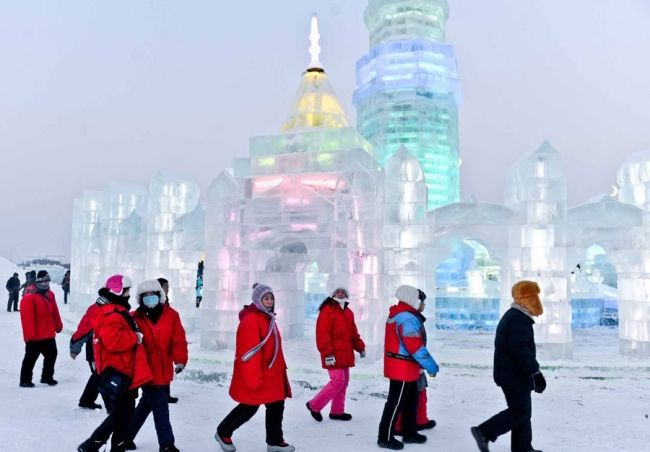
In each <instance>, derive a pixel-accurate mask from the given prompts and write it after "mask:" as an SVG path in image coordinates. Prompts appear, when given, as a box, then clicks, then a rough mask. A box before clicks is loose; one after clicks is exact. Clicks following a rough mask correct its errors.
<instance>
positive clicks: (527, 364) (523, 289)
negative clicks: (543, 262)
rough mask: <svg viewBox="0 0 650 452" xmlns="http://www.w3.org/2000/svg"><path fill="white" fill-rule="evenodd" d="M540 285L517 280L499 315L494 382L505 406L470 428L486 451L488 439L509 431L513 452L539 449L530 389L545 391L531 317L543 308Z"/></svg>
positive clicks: (482, 450)
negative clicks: (535, 443)
mask: <svg viewBox="0 0 650 452" xmlns="http://www.w3.org/2000/svg"><path fill="white" fill-rule="evenodd" d="M539 292H540V290H539V286H538V285H537V283H536V282H532V281H519V282H518V283H516V284H515V285H514V286H512V298H513V299H514V301H515V302H514V303H513V304H512V306H511V308H510V309H509V310H508V311H506V313H505V314H504V315H503V317H501V320H500V321H499V325H498V326H497V332H496V338H495V340H494V382H495V383H496V384H497V386H500V387H501V390H502V391H503V394H504V395H505V398H506V403H507V404H508V408H507V409H506V410H504V411H502V412H500V413H498V414H496V415H495V416H493V417H491V418H490V419H488V420H487V421H485V422H483V423H482V424H481V425H479V426H478V427H472V428H471V432H472V435H473V436H474V439H475V440H476V445H477V446H478V448H479V450H480V451H481V452H489V449H488V443H489V442H490V441H491V442H495V441H496V439H497V438H498V437H499V436H501V435H503V434H504V433H507V432H511V445H510V447H511V450H512V452H541V451H537V450H536V449H534V448H533V446H532V444H531V442H532V440H533V431H532V427H531V424H530V419H531V415H532V403H531V398H530V393H531V391H533V390H534V391H535V392H537V393H540V394H541V393H542V392H544V389H546V380H545V379H544V375H542V373H541V372H540V370H539V363H538V362H537V359H536V358H535V337H534V333H533V324H534V323H535V321H534V320H533V317H536V316H539V315H541V314H542V313H543V312H544V309H543V308H542V302H541V300H540V299H539Z"/></svg>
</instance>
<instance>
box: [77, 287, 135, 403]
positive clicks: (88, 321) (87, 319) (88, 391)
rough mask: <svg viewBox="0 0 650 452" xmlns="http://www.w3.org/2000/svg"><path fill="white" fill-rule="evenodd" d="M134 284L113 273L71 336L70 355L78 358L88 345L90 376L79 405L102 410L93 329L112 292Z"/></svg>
mask: <svg viewBox="0 0 650 452" xmlns="http://www.w3.org/2000/svg"><path fill="white" fill-rule="evenodd" d="M131 286H133V283H132V282H131V279H130V278H128V277H126V276H122V275H113V276H111V277H110V278H108V279H107V280H106V284H105V285H104V287H102V288H101V289H99V292H98V297H97V299H96V300H95V302H94V303H93V304H91V305H90V306H89V307H88V309H87V310H86V313H85V314H84V315H83V317H82V318H81V320H80V321H79V325H78V326H77V330H76V331H75V332H74V333H73V334H72V337H71V338H70V356H71V357H72V359H76V358H77V355H79V353H81V348H82V347H83V346H84V345H85V346H86V361H88V367H90V377H88V382H87V383H86V386H85V388H84V391H83V393H82V394H81V398H80V399H79V407H81V408H87V409H90V410H98V409H99V410H101V408H102V406H101V405H100V404H98V403H97V396H98V395H99V375H97V367H96V365H95V353H94V351H93V331H94V328H95V323H96V318H97V314H98V313H99V311H100V308H101V307H102V306H105V305H107V304H109V303H110V301H109V300H110V298H111V294H113V295H120V294H122V293H124V292H125V291H127V290H129V289H130V288H131ZM104 404H105V405H106V409H107V410H109V404H110V401H109V400H108V399H106V398H104Z"/></svg>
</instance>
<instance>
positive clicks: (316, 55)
mask: <svg viewBox="0 0 650 452" xmlns="http://www.w3.org/2000/svg"><path fill="white" fill-rule="evenodd" d="M309 44H310V45H309V54H310V55H311V62H310V63H309V68H308V70H309V69H320V70H322V69H323V63H321V62H320V50H321V49H320V33H319V32H318V16H317V15H316V13H314V14H313V15H312V16H311V32H310V33H309Z"/></svg>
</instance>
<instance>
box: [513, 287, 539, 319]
mask: <svg viewBox="0 0 650 452" xmlns="http://www.w3.org/2000/svg"><path fill="white" fill-rule="evenodd" d="M539 293H540V290H539V286H538V285H537V283H536V282H534V281H526V280H523V281H519V282H517V283H515V285H514V286H512V298H513V300H515V303H517V304H518V305H520V306H523V307H524V308H526V309H527V310H528V312H530V314H531V315H533V316H538V315H542V313H543V312H544V308H543V307H542V301H541V300H540V299H539Z"/></svg>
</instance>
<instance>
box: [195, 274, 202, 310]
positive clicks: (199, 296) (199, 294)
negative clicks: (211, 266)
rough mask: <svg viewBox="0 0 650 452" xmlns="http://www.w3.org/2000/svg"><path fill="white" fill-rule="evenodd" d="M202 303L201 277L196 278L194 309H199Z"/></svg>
mask: <svg viewBox="0 0 650 452" xmlns="http://www.w3.org/2000/svg"><path fill="white" fill-rule="evenodd" d="M201 301H203V276H199V277H197V278H196V307H197V308H199V307H201Z"/></svg>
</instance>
